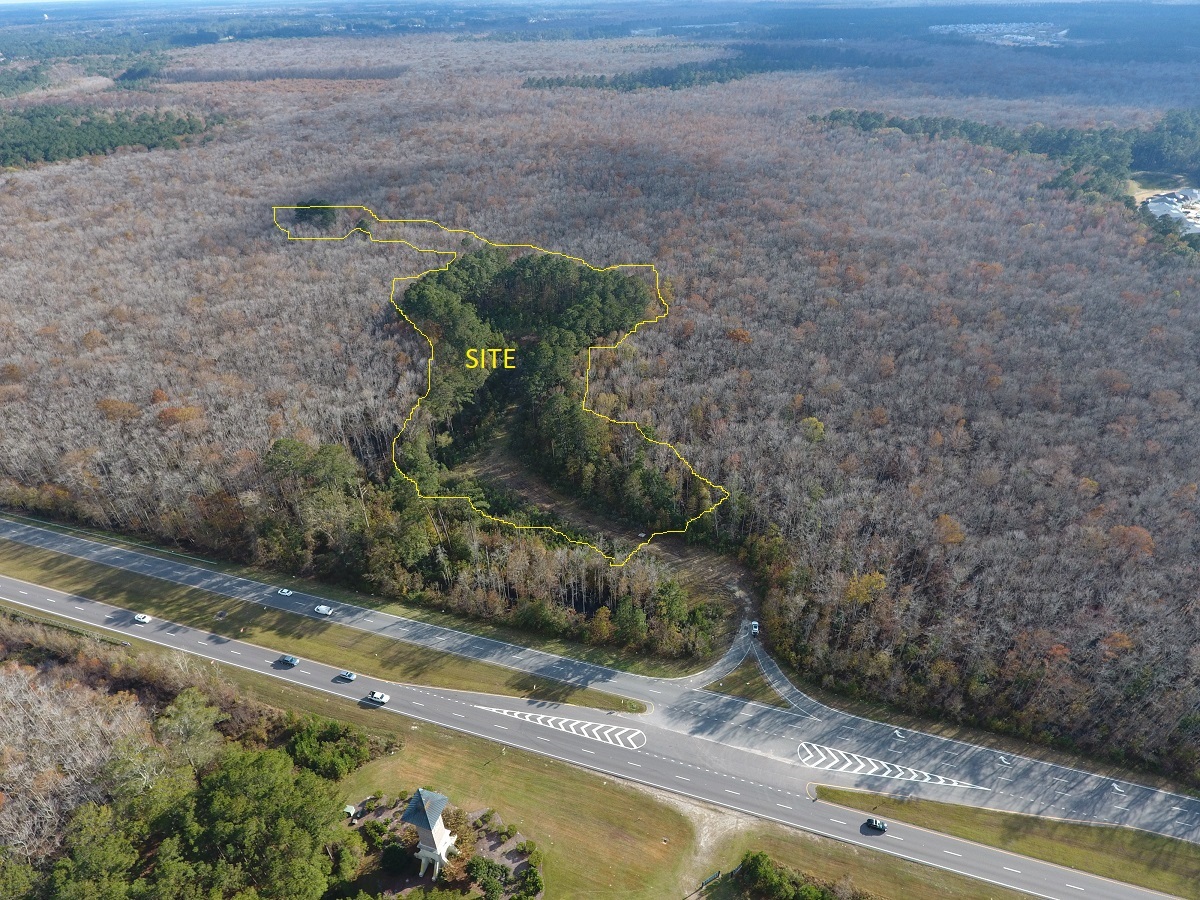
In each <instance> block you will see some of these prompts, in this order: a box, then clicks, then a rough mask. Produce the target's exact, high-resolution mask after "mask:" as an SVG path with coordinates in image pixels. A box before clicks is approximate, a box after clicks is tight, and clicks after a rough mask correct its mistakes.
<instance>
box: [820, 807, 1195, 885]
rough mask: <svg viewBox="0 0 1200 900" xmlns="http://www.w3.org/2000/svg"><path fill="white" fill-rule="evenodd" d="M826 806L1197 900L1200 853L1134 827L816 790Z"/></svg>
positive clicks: (1184, 842)
mask: <svg viewBox="0 0 1200 900" xmlns="http://www.w3.org/2000/svg"><path fill="white" fill-rule="evenodd" d="M817 796H818V797H819V798H820V799H821V800H824V801H826V802H828V803H835V804H837V805H839V806H845V807H848V808H850V809H853V810H857V811H859V812H863V813H866V814H868V815H876V816H880V817H881V818H884V819H895V820H897V821H900V822H908V823H909V824H911V825H917V826H920V827H922V828H928V829H929V830H930V831H938V832H941V833H942V834H949V835H953V836H954V837H959V838H963V839H965V840H969V841H975V842H976V843H979V844H984V845H986V846H988V847H998V848H1000V849H1001V850H1007V851H1009V852H1011V853H1018V854H1020V855H1022V856H1031V857H1033V858H1035V859H1042V860H1045V861H1046V862H1051V863H1055V864H1056V865H1060V866H1067V867H1069V868H1072V869H1078V870H1079V871H1082V872H1090V873H1092V874H1093V875H1100V876H1103V877H1105V878H1112V879H1114V880H1116V881H1123V882H1126V883H1129V884H1135V885H1138V886H1140V887H1145V888H1150V889H1151V890H1156V891H1163V892H1165V893H1168V894H1173V895H1176V896H1179V897H1190V898H1200V846H1196V845H1195V844H1189V843H1187V842H1186V841H1177V840H1173V839H1172V838H1165V837H1161V836H1160V835H1154V834H1147V833H1146V832H1143V831H1136V830H1134V829H1132V828H1115V827H1108V826H1102V825H1082V824H1076V823H1073V822H1058V821H1054V820H1052V819H1043V818H1039V817H1037V816H1023V815H1020V814H1018V813H1004V812H996V811H994V810H990V809H974V808H972V807H968V806H959V805H957V804H953V803H939V802H937V801H935V800H911V799H907V798H898V797H890V796H887V795H884V794H872V793H867V792H865V791H851V790H841V789H837V788H828V787H820V786H818V787H817Z"/></svg>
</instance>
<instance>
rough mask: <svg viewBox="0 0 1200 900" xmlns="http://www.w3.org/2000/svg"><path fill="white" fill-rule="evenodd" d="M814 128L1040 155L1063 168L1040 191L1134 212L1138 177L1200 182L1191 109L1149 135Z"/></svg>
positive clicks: (845, 120) (973, 127)
mask: <svg viewBox="0 0 1200 900" xmlns="http://www.w3.org/2000/svg"><path fill="white" fill-rule="evenodd" d="M813 120H814V121H819V122H825V123H827V124H830V125H849V126H850V127H852V128H858V129H861V130H863V131H878V130H879V129H881V128H896V129H899V130H900V131H903V132H904V133H905V134H913V135H917V134H919V135H924V136H925V137H930V138H959V139H961V140H964V141H970V142H971V143H972V144H979V145H982V146H988V147H998V148H999V149H1001V150H1006V151H1008V152H1009V153H1018V152H1025V153H1044V154H1045V155H1046V156H1048V157H1050V158H1051V159H1054V160H1058V161H1060V162H1062V163H1064V164H1065V168H1064V169H1063V171H1062V172H1061V173H1059V174H1058V175H1057V176H1056V177H1054V178H1052V179H1051V180H1050V181H1048V182H1046V183H1045V184H1044V185H1043V187H1048V188H1058V189H1062V190H1065V191H1066V192H1067V193H1068V194H1069V195H1071V196H1072V197H1081V196H1087V195H1089V194H1091V195H1098V196H1101V197H1107V198H1110V199H1113V200H1121V201H1123V202H1126V203H1128V204H1130V205H1132V204H1133V200H1132V198H1130V197H1129V195H1128V192H1127V185H1128V182H1129V179H1130V178H1132V177H1133V172H1134V171H1139V170H1149V171H1163V172H1173V173H1174V172H1178V173H1182V174H1184V175H1186V176H1187V177H1189V178H1191V179H1195V180H1200V110H1196V109H1177V110H1171V111H1170V112H1168V113H1167V114H1166V115H1165V116H1163V118H1162V119H1161V120H1160V121H1159V122H1158V123H1157V124H1156V125H1155V126H1154V127H1153V128H1150V129H1149V130H1143V129H1140V128H1113V127H1108V128H1093V129H1082V128H1048V127H1047V126H1045V125H1031V126H1029V127H1028V128H1025V129H1023V130H1022V131H1017V130H1015V129H1013V128H1006V127H1004V126H999V125H985V124H983V123H982V122H972V121H970V120H969V119H955V118H950V117H948V116H916V117H914V118H904V117H901V116H888V115H886V114H884V113H881V112H871V111H858V110H852V109H835V110H834V111H833V112H831V113H830V114H829V115H827V116H814V117H813ZM1168 230H1172V229H1168ZM1189 243H1191V242H1190V241H1189ZM1198 249H1200V248H1198Z"/></svg>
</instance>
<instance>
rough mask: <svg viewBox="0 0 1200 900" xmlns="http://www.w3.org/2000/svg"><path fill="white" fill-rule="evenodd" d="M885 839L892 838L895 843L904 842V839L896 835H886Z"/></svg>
mask: <svg viewBox="0 0 1200 900" xmlns="http://www.w3.org/2000/svg"><path fill="white" fill-rule="evenodd" d="M884 837H890V838H891V839H892V840H893V841H902V840H904V838H902V837H896V836H895V835H894V834H885V835H884Z"/></svg>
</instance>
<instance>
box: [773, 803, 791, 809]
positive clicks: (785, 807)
mask: <svg viewBox="0 0 1200 900" xmlns="http://www.w3.org/2000/svg"><path fill="white" fill-rule="evenodd" d="M775 805H776V806H782V807H783V808H784V809H791V807H790V806H787V805H786V804H783V803H776V804H775Z"/></svg>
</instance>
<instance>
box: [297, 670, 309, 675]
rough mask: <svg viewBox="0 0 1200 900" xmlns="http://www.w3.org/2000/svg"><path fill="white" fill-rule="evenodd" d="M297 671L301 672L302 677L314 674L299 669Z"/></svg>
mask: <svg viewBox="0 0 1200 900" xmlns="http://www.w3.org/2000/svg"><path fill="white" fill-rule="evenodd" d="M296 671H297V672H299V673H300V674H301V675H311V674H312V672H309V671H308V670H306V669H297V670H296Z"/></svg>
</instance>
